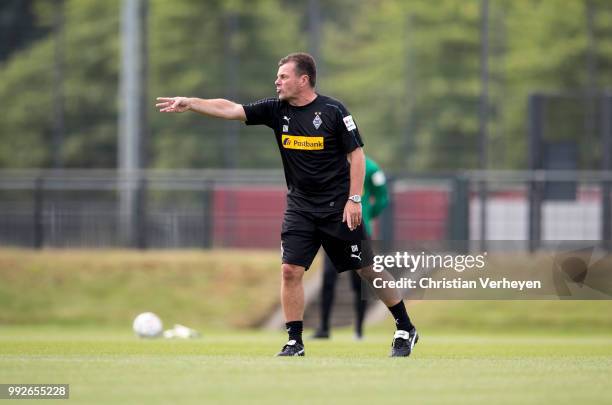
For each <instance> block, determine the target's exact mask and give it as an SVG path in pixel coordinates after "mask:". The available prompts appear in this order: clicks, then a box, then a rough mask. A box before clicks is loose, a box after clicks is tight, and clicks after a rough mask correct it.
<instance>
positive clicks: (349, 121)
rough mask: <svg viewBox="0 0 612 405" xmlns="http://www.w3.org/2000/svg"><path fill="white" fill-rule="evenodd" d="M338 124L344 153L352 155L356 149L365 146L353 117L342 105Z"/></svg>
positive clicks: (337, 127) (339, 108)
mask: <svg viewBox="0 0 612 405" xmlns="http://www.w3.org/2000/svg"><path fill="white" fill-rule="evenodd" d="M338 113H339V117H338V122H337V124H336V130H337V131H338V134H339V138H340V143H341V144H342V147H343V149H344V152H346V153H351V152H352V151H354V150H355V149H357V148H359V147H362V146H363V141H362V140H361V135H360V134H359V129H358V128H357V125H356V124H355V120H354V119H353V116H352V115H351V114H350V113H349V112H348V110H347V109H346V108H345V107H344V106H343V105H342V104H339V105H338Z"/></svg>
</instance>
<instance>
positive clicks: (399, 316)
mask: <svg viewBox="0 0 612 405" xmlns="http://www.w3.org/2000/svg"><path fill="white" fill-rule="evenodd" d="M389 311H391V314H392V315H393V318H394V319H395V326H396V327H397V330H405V331H408V332H409V331H411V330H412V329H413V328H414V325H413V324H412V322H410V318H409V317H408V313H407V312H406V306H405V305H404V301H400V302H399V304H396V305H394V306H392V307H389Z"/></svg>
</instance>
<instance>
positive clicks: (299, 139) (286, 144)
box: [282, 134, 324, 150]
mask: <svg viewBox="0 0 612 405" xmlns="http://www.w3.org/2000/svg"><path fill="white" fill-rule="evenodd" d="M282 141H283V148H285V149H299V150H323V149H324V142H323V137H322V136H299V135H288V134H283V137H282Z"/></svg>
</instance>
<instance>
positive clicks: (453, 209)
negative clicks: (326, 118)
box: [0, 170, 612, 250]
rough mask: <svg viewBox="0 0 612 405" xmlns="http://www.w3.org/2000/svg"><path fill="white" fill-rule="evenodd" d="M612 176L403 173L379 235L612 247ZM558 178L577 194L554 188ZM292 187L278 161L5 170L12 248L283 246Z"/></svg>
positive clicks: (6, 232)
mask: <svg viewBox="0 0 612 405" xmlns="http://www.w3.org/2000/svg"><path fill="white" fill-rule="evenodd" d="M483 184H484V186H485V190H486V193H485V199H484V201H485V204H484V205H483V204H482V199H481V197H480V195H479V191H480V187H482V185H483ZM611 184H612V173H609V172H576V171H525V172H492V171H485V172H478V171H477V172H464V173H454V174H436V175H434V174H427V175H426V174H418V175H417V174H393V175H390V176H389V185H388V186H389V191H390V197H391V198H390V200H391V203H390V206H389V207H388V208H387V209H386V210H385V211H384V212H383V214H382V215H381V217H380V218H379V219H378V221H377V223H376V226H375V235H374V237H375V238H376V239H382V240H387V241H391V240H458V241H460V240H464V241H471V242H473V243H478V241H481V240H482V241H484V243H486V241H487V240H518V241H524V242H525V249H530V250H537V249H538V248H539V247H540V246H541V244H542V242H543V241H547V240H601V241H603V242H602V246H604V247H606V248H609V240H610V239H611V237H610V234H611V232H612V219H611V212H612V210H611V207H610V201H611V198H610V189H611ZM555 187H557V188H558V187H566V188H568V187H569V189H571V190H572V193H571V195H568V194H567V193H565V194H563V195H562V198H558V195H556V194H550V193H547V190H549V189H550V188H553V189H554V188H555ZM285 189H286V186H285V183H284V179H283V176H282V172H280V171H275V170H273V171H269V170H266V171H259V170H253V171H226V170H189V171H143V172H138V173H132V174H130V175H129V176H125V175H120V174H119V173H117V172H115V171H83V170H79V171H69V170H63V171H0V245H4V246H21V247H31V248H42V247H58V248H63V247H87V248H92V247H93V248H114V247H136V248H215V247H244V248H277V247H278V243H279V234H280V224H281V220H282V212H283V209H284V199H285ZM126 201H127V204H126ZM483 209H484V212H483ZM483 219H484V221H485V226H481V223H482V220H483ZM483 231H484V233H483Z"/></svg>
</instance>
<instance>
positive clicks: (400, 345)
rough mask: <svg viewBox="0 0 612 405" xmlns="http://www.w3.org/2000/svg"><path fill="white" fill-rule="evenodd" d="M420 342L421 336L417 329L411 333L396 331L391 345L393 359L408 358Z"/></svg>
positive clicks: (413, 329)
mask: <svg viewBox="0 0 612 405" xmlns="http://www.w3.org/2000/svg"><path fill="white" fill-rule="evenodd" d="M418 341H419V334H418V333H417V331H416V329H415V328H412V330H411V331H410V332H406V331H405V330H396V331H395V335H393V342H392V343H391V357H408V356H410V353H412V349H413V348H414V345H416V343H417V342H418Z"/></svg>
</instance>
